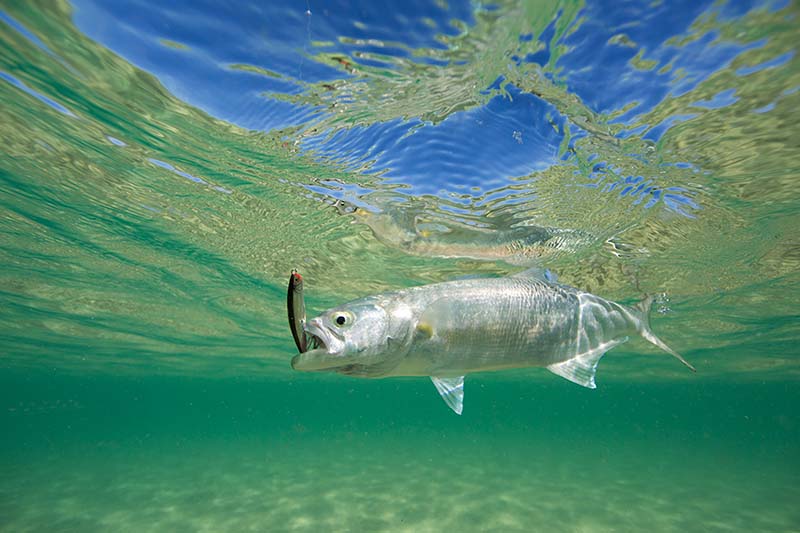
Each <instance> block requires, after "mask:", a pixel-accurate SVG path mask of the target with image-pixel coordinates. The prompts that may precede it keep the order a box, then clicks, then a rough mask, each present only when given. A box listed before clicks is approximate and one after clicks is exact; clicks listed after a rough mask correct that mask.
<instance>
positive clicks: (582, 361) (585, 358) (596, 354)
mask: <svg viewBox="0 0 800 533" xmlns="http://www.w3.org/2000/svg"><path fill="white" fill-rule="evenodd" d="M627 340H628V337H623V338H621V339H616V340H613V341H609V342H606V343H603V344H601V345H600V346H598V347H597V348H595V349H593V350H589V351H588V352H583V353H580V354H578V355H576V356H575V357H573V358H572V359H567V360H566V361H562V362H560V363H554V364H552V365H549V366H548V367H547V369H548V370H549V371H550V372H552V373H553V374H558V375H559V376H561V377H562V378H566V379H568V380H570V381H571V382H573V383H577V384H578V385H582V386H584V387H587V388H589V389H594V388H597V385H595V383H594V375H595V372H596V371H597V363H598V362H599V361H600V358H601V357H603V354H605V353H606V352H607V351H608V350H610V349H611V348H613V347H615V346H618V345H620V344H622V343H623V342H625V341H627Z"/></svg>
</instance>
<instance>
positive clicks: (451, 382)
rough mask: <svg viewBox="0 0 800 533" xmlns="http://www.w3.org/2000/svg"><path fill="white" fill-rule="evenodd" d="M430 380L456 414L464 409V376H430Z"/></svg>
mask: <svg viewBox="0 0 800 533" xmlns="http://www.w3.org/2000/svg"><path fill="white" fill-rule="evenodd" d="M431 381H433V385H434V386H435V387H436V390H437V391H439V394H441V395H442V400H444V403H446V404H447V407H449V408H450V409H452V410H453V411H454V412H455V413H456V414H457V415H460V414H461V411H463V410H464V376H458V377H457V378H435V377H433V376H431Z"/></svg>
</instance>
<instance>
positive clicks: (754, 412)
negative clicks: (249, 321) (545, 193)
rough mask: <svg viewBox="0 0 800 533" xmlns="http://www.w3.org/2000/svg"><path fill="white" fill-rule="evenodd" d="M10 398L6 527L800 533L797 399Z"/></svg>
mask: <svg viewBox="0 0 800 533" xmlns="http://www.w3.org/2000/svg"><path fill="white" fill-rule="evenodd" d="M0 385H3V387H2V388H0V391H1V392H2V393H3V394H2V395H0V400H2V401H3V402H5V403H3V405H2V406H0V407H3V408H2V409H0V428H1V429H2V436H3V439H2V440H0V530H2V531H9V532H25V531H37V532H38V531H42V532H53V531H75V532H80V533H88V532H93V531H104V532H105V531H131V532H147V531H164V532H170V533H171V532H178V531H213V532H227V531H231V532H239V531H268V532H272V531H277V532H280V531H313V532H323V531H324V532H327V531H352V532H372V531H409V532H424V531H431V532H440V531H448V532H455V531H458V532H471V531H526V532H527V531H544V532H553V531H555V532H557V531H586V532H588V531H680V532H687V531H747V532H750V531H760V532H779V531H780V532H797V531H800V506H799V505H797V502H800V439H798V433H799V432H800V425H799V424H798V419H797V415H796V405H798V401H800V400H798V393H797V390H796V387H795V386H794V385H793V384H791V383H785V384H782V383H772V384H769V383H767V384H759V385H747V384H734V383H730V384H725V385H713V384H710V383H702V382H698V383H695V384H683V385H680V384H659V385H655V384H652V385H636V386H631V385H623V384H614V383H605V384H603V386H602V387H601V388H598V389H597V390H596V391H589V390H586V389H582V388H580V387H577V386H574V385H573V384H571V383H567V382H562V381H561V380H557V379H555V378H553V379H552V380H549V381H547V380H542V381H540V382H530V383H527V382H522V381H515V382H510V381H504V380H502V379H497V378H491V379H490V378H485V377H482V376H476V377H474V378H472V379H470V381H469V384H468V385H469V389H468V392H467V394H468V398H467V400H468V404H467V405H466V409H465V414H464V416H462V417H458V416H456V415H454V414H453V413H452V412H450V410H449V409H447V407H446V406H445V405H444V404H443V402H441V400H440V399H439V398H438V397H437V396H436V393H435V390H434V388H433V386H432V385H431V384H430V382H429V381H428V380H422V379H420V380H385V381H363V380H347V379H334V378H331V379H322V378H320V377H318V376H313V377H311V378H308V379H298V380H296V381H292V382H287V381H274V380H264V381H252V382H242V381H230V380H216V381H215V380H206V381H200V380H191V379H188V378H186V379H184V378H182V379H175V378H169V379H167V378H165V379H154V378H153V379H142V380H132V379H122V378H79V379H73V378H63V379H62V378H51V377H42V378H41V379H38V380H36V379H33V378H32V377H31V376H23V377H20V376H14V375H9V379H6V380H0Z"/></svg>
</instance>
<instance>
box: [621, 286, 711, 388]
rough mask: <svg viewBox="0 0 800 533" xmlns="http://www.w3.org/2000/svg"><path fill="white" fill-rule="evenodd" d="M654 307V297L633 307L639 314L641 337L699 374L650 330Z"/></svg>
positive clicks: (647, 298)
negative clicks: (651, 312) (651, 308)
mask: <svg viewBox="0 0 800 533" xmlns="http://www.w3.org/2000/svg"><path fill="white" fill-rule="evenodd" d="M652 305H653V297H652V296H647V297H646V298H645V299H644V300H642V301H641V302H639V303H638V304H636V305H634V306H633V308H634V309H635V310H636V311H637V312H638V314H639V324H640V328H641V329H640V330H639V333H640V334H641V336H642V337H644V338H645V339H647V340H648V341H650V342H651V343H653V344H655V345H656V346H658V347H659V348H661V349H662V350H664V351H665V352H667V353H668V354H670V355H671V356H673V357H675V358H676V359H678V361H680V362H681V363H683V364H684V365H686V366H687V367H689V369H690V370H691V371H692V372H697V370H696V369H695V368H694V367H693V366H692V365H691V364H689V362H688V361H687V360H686V359H684V358H683V356H682V355H681V354H679V353H678V352H676V351H675V350H673V349H672V348H670V347H669V346H667V345H666V344H665V343H664V341H662V340H661V339H659V338H658V337H656V334H655V333H653V330H652V329H650V307H651V306H652Z"/></svg>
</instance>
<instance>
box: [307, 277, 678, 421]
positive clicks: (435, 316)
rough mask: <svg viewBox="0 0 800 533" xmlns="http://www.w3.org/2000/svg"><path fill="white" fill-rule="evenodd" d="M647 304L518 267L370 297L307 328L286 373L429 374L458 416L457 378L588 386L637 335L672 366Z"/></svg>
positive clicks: (460, 392) (459, 386)
mask: <svg viewBox="0 0 800 533" xmlns="http://www.w3.org/2000/svg"><path fill="white" fill-rule="evenodd" d="M649 309H650V299H645V300H644V301H643V302H641V303H639V304H638V305H637V306H635V307H626V306H623V305H620V304H618V303H615V302H611V301H608V300H605V299H603V298H600V297H599V296H594V295H593V294H589V293H587V292H583V291H580V290H577V289H574V288H572V287H568V286H566V285H561V284H558V283H556V282H554V281H552V280H550V279H549V278H547V277H546V276H543V275H542V274H541V271H540V270H537V269H531V270H526V271H525V272H522V273H520V274H517V275H515V276H512V277H508V278H499V279H470V280H460V281H451V282H446V283H437V284H433V285H426V286H422V287H414V288H410V289H405V290H399V291H395V292H388V293H384V294H379V295H377V296H369V297H366V298H362V299H360V300H356V301H354V302H350V303H348V304H345V305H342V306H340V307H336V308H334V309H331V310H329V311H327V312H326V313H324V314H322V315H321V316H319V317H317V318H314V319H312V320H310V321H309V322H308V324H306V333H307V334H308V335H309V348H311V349H310V351H307V352H305V353H301V354H300V355H296V356H295V357H294V358H293V359H292V367H293V368H294V369H296V370H304V371H327V372H337V373H340V374H347V375H353V376H361V377H369V378H378V377H387V376H430V377H431V379H432V380H433V383H434V385H435V386H436V389H437V390H438V391H439V393H440V394H441V395H442V397H443V398H444V400H445V402H447V405H449V406H450V408H452V409H453V410H454V411H455V412H456V413H459V414H461V410H462V399H463V395H464V388H463V387H464V375H465V374H468V373H470V372H481V371H488V370H502V369H511V368H524V367H533V366H543V367H546V368H547V369H549V370H550V371H551V372H553V373H555V374H558V375H560V376H563V377H565V378H566V379H568V380H570V381H573V382H575V383H577V384H579V385H583V386H584V387H589V388H594V387H595V382H594V375H595V369H596V367H597V363H598V361H599V360H600V357H602V356H603V354H604V353H605V352H606V351H608V350H610V349H611V348H613V347H615V346H617V345H619V344H621V343H623V342H625V341H626V340H628V335H630V334H634V333H635V334H639V335H641V336H642V337H644V338H645V339H647V340H648V341H650V342H651V343H653V344H655V345H656V346H658V347H659V348H661V349H662V350H664V351H666V352H668V353H670V354H672V355H673V356H675V357H677V358H678V359H680V361H681V362H683V363H684V364H685V365H686V366H688V367H689V368H691V369H692V370H694V368H693V367H692V366H691V365H690V364H689V363H687V362H686V361H685V360H684V359H683V358H682V357H681V356H680V355H679V354H678V353H676V352H675V351H673V350H672V349H671V348H669V347H668V346H667V345H666V344H664V343H663V342H662V341H661V340H660V339H659V338H658V337H656V336H655V334H654V333H653V332H652V330H651V329H650V324H649V319H648V312H649Z"/></svg>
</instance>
